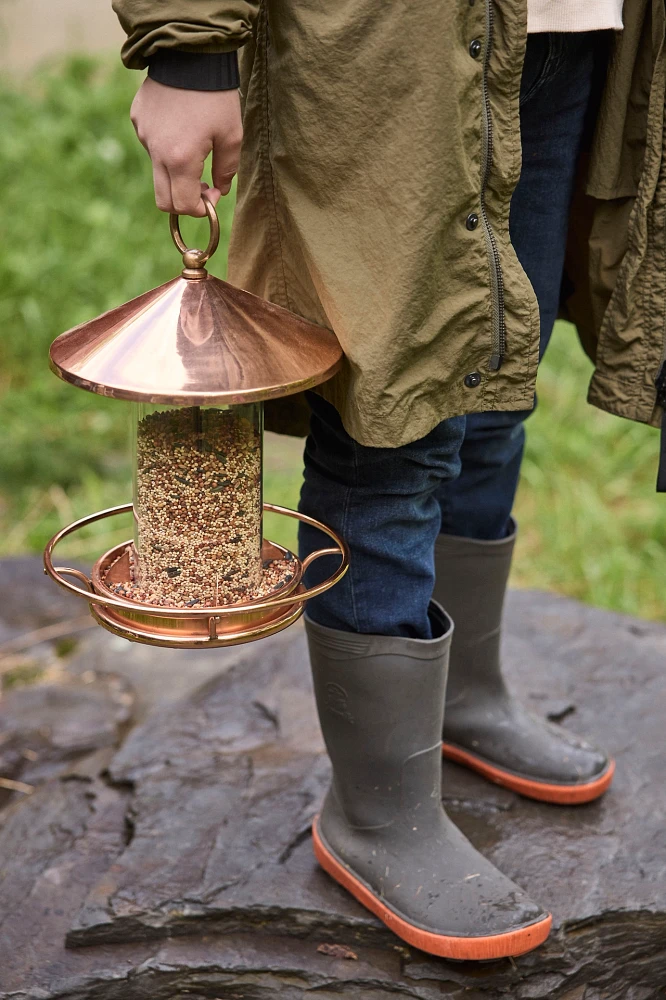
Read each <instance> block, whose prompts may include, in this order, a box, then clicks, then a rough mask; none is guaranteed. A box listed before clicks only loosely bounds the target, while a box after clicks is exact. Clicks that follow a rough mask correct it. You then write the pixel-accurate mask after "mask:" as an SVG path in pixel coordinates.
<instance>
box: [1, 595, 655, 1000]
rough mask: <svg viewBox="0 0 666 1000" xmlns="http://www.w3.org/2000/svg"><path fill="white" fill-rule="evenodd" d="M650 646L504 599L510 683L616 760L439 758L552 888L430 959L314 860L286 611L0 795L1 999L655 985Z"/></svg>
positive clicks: (608, 990)
mask: <svg viewBox="0 0 666 1000" xmlns="http://www.w3.org/2000/svg"><path fill="white" fill-rule="evenodd" d="M96 641H97V642H98V641H99V640H96ZM77 655H78V656H79V657H80V656H81V655H82V654H81V652H79V654H77ZM154 655H155V656H156V657H157V656H159V655H160V653H159V652H157V651H156V652H155V654H154ZM180 655H181V656H182V668H183V670H184V671H185V670H187V663H188V654H187V653H186V652H183V653H182V654H180ZM665 656H666V628H664V627H663V626H660V625H653V624H650V623H643V622H638V621H634V620H632V619H628V618H625V617H622V616H617V615H612V614H609V613H606V612H601V611H597V610H594V609H590V608H585V607H582V606H581V605H578V604H576V603H574V602H572V601H568V600H565V599H561V598H555V597H553V596H551V595H542V594H534V593H527V592H524V593H516V594H513V595H512V597H511V601H510V608H509V616H508V627H507V637H506V642H505V657H506V667H507V673H508V674H509V676H510V679H511V681H512V683H513V685H514V686H515V688H516V689H517V690H519V692H520V693H521V694H522V696H523V697H524V698H525V699H526V700H528V701H529V702H530V703H531V705H532V706H533V707H534V708H535V709H536V710H537V711H540V712H542V713H543V714H545V715H549V716H550V717H551V718H554V719H564V718H566V725H567V726H569V727H570V728H571V729H574V730H577V731H579V732H581V733H586V734H588V735H590V736H593V737H594V738H596V739H597V740H599V741H600V742H602V743H604V744H605V745H606V746H607V747H608V748H609V749H610V750H611V751H612V752H613V754H614V755H615V756H616V758H617V762H618V770H617V777H616V780H615V783H614V786H613V789H612V790H611V792H610V793H609V794H608V795H607V796H606V797H605V798H604V799H603V800H602V801H600V802H598V803H592V804H590V805H588V806H583V807H578V808H573V807H571V808H562V807H555V806H548V805H542V804H538V803H533V802H528V801H527V800H524V799H520V798H519V797H518V796H515V795H514V794H513V793H511V792H508V791H507V790H504V789H500V788H496V787H495V786H492V785H490V784H488V783H486V782H485V781H483V780H482V779H481V778H479V777H476V776H474V775H472V774H470V773H468V772H466V771H464V770H463V769H461V768H458V767H456V766H455V765H453V764H447V765H446V766H445V769H444V799H445V804H446V806H447V809H448V810H449V811H450V813H451V815H452V817H453V818H454V819H455V820H456V822H457V823H459V825H460V826H461V828H462V829H463V830H464V832H465V833H466V834H467V835H468V836H469V837H470V839H471V840H472V841H473V842H474V843H475V844H476V846H477V847H479V849H480V850H482V851H483V852H484V853H485V854H487V856H488V857H490V858H491V859H492V860H493V861H494V862H495V863H496V864H498V865H499V867H501V868H502V869H503V870H504V871H506V872H507V874H508V875H510V876H511V877H512V878H515V879H516V881H518V882H519V883H520V884H521V885H523V886H524V887H525V888H526V889H527V891H528V892H529V893H530V894H531V895H532V896H534V897H535V898H537V899H539V900H540V901H541V902H542V903H543V904H544V905H546V906H548V907H550V908H551V909H552V911H553V915H554V930H553V934H552V935H551V937H550V939H549V940H548V942H547V943H546V944H545V945H544V946H543V947H542V948H541V949H539V950H538V951H536V952H533V953H531V954H530V955H526V956H524V957H523V958H521V959H518V960H516V961H515V962H512V961H503V962H494V963H488V964H468V963H450V962H445V961H441V960H438V959H433V958H431V957H429V956H427V955H424V954H423V953H420V952H418V951H416V950H415V949H411V948H407V947H406V946H403V945H402V943H401V942H399V941H398V940H397V939H396V938H395V937H393V935H391V934H390V932H389V931H388V930H387V929H386V928H385V927H384V926H383V925H382V924H381V923H380V922H379V921H377V920H375V919H374V918H373V917H372V916H371V915H370V914H368V913H367V912H366V911H365V910H363V909H362V908H361V907H360V906H358V905H357V904H356V903H355V901H354V900H353V899H351V898H350V897H349V896H348V895H347V894H346V893H345V892H344V891H343V890H342V889H340V888H339V887H338V886H337V885H336V884H335V883H333V882H332V881H331V880H330V879H329V878H328V877H327V876H326V875H325V874H324V873H323V872H321V871H320V870H319V869H318V868H317V866H316V864H315V862H314V860H313V858H312V852H311V844H310V838H309V825H310V821H311V818H312V815H313V814H314V812H315V811H316V809H317V808H318V805H319V803H320V801H321V797H322V795H323V791H324V789H325V787H326V782H327V776H328V763H327V760H326V757H325V755H324V754H323V749H322V745H321V739H320V735H319V730H318V726H317V722H316V717H315V712H314V703H313V699H312V694H311V689H310V680H309V672H308V669H307V661H306V653H305V642H304V637H303V634H302V631H301V630H300V628H299V627H294V628H293V629H291V630H290V631H289V632H288V633H285V635H283V636H282V637H275V639H274V640H265V641H264V642H262V643H259V644H256V645H254V646H251V647H247V648H246V649H245V650H244V652H243V654H242V656H240V657H236V659H235V660H234V662H233V663H232V664H231V666H229V667H228V669H226V670H225V671H224V672H222V673H220V674H219V675H218V676H213V677H212V678H210V679H208V680H206V681H205V682H204V683H203V684H202V685H200V686H199V687H198V688H197V689H195V690H193V691H190V692H189V693H188V694H187V695H185V696H184V697H182V698H181V699H180V700H178V701H172V702H160V703H158V704H157V705H155V706H154V707H153V709H152V710H149V711H146V713H145V714H144V715H143V717H142V721H141V722H140V723H139V724H138V725H136V726H135V727H134V728H133V729H132V730H131V731H130V732H129V735H128V736H127V737H126V738H125V740H124V743H123V745H122V746H121V747H120V748H119V749H118V750H117V751H116V752H115V753H114V754H113V755H112V756H111V757H110V759H108V758H107V759H106V760H105V764H104V769H103V772H102V773H101V775H100V774H99V773H97V772H96V770H95V768H94V767H93V768H88V769H86V768H85V766H84V764H83V763H81V764H79V765H77V766H76V767H74V768H73V769H72V770H71V771H70V772H69V773H67V774H64V775H63V774H60V775H58V776H57V777H55V778H53V779H52V781H51V782H46V783H45V784H44V785H42V786H41V787H40V788H39V789H38V792H36V793H35V795H33V796H31V798H30V799H29V800H26V801H19V802H16V803H14V804H12V805H11V806H9V807H8V809H6V810H5V811H4V812H3V813H0V869H1V871H0V915H2V916H4V918H5V926H8V927H9V928H10V930H9V932H8V933H7V934H4V933H3V932H2V931H1V930H0V970H1V971H0V1000H37V998H40V1000H88V998H91V1000H92V998H94V1000H120V998H122V1000H139V998H141V1000H149V998H150V1000H162V998H164V1000H186V998H187V1000H198V998H201V1000H203V998H210V1000H216V998H217V1000H222V998H225V1000H226V998H238V1000H240V998H241V997H242V998H244V1000H264V998H268V997H269V996H270V997H272V996H275V995H277V996H279V997H280V998H285V1000H292V998H293V1000H297V998H302V997H304V996H305V995H306V994H308V993H313V994H314V995H316V996H317V997H323V998H331V1000H333V998H334V997H335V998H338V997H345V996H349V997H351V996H358V995H359V994H360V995H361V996H362V997H363V998H364V1000H365V998H367V1000H380V998H381V1000H384V998H385V1000H389V998H394V997H396V996H404V997H411V998H418V1000H435V998H437V1000H440V998H445V1000H448V998H451V1000H462V998H463V997H465V998H466V1000H477V998H478V1000H481V998H485V1000H499V998H500V997H507V996H510V997H516V998H518V1000H528V998H534V1000H537V998H538V1000H541V998H553V1000H652V998H658V997H663V996H665V995H666V993H665V992H664V985H665V984H666V877H665V875H666V835H665V834H664V830H666V823H665V822H664V821H665V819H666V815H665V814H666V790H665V789H664V786H663V780H662V775H663V772H664V765H665V763H666V741H665V740H664V736H663V732H664V707H665V704H666V697H665V695H666V671H665V670H664V660H665ZM54 887H58V888H59V892H56V891H55V889H54ZM40 907H41V909H40ZM56 910H57V911H58V912H57V913H56V912H55V911H56ZM65 943H66V944H65ZM331 946H338V947H331Z"/></svg>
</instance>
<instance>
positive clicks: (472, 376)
mask: <svg viewBox="0 0 666 1000" xmlns="http://www.w3.org/2000/svg"><path fill="white" fill-rule="evenodd" d="M465 385H466V386H467V388H468V389H476V388H477V386H479V385H481V374H480V372H470V373H469V375H465Z"/></svg>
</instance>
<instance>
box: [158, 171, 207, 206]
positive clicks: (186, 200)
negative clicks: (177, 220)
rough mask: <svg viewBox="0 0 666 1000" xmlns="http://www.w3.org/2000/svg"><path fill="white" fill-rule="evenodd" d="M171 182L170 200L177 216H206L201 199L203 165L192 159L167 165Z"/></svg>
mask: <svg viewBox="0 0 666 1000" xmlns="http://www.w3.org/2000/svg"><path fill="white" fill-rule="evenodd" d="M167 170H168V171H169V180H170V182H171V200H172V202H173V206H174V211H176V212H177V213H178V214H179V215H194V216H195V217H197V218H201V217H202V216H204V215H205V214H206V206H205V205H204V203H203V200H202V197H201V172H202V170H203V163H197V162H195V161H194V159H193V158H192V157H188V158H186V159H185V160H182V161H175V162H174V161H172V162H171V163H167Z"/></svg>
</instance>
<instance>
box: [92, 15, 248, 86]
mask: <svg viewBox="0 0 666 1000" xmlns="http://www.w3.org/2000/svg"><path fill="white" fill-rule="evenodd" d="M112 6H113V9H114V11H115V12H116V14H117V15H118V19H119V21H120V24H121V26H122V28H123V30H124V31H125V34H126V35H127V41H126V42H125V44H124V45H123V48H122V52H121V55H122V60H123V62H124V64H125V66H127V68H128V69H144V68H145V67H146V66H147V65H148V64H149V62H150V61H151V58H152V57H153V56H154V55H155V54H156V53H157V52H160V51H161V50H163V49H179V50H181V51H183V50H185V51H188V52H232V51H234V50H235V49H238V48H240V47H241V45H244V44H245V42H246V41H248V39H249V38H250V37H251V35H252V30H253V26H254V22H255V19H256V16H257V10H258V7H259V0H113V4H112Z"/></svg>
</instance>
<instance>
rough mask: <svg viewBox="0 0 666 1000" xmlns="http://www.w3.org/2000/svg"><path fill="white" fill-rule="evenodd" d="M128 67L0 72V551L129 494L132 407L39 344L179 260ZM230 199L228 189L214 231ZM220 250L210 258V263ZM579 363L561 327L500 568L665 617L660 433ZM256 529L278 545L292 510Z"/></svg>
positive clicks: (269, 464) (77, 62) (192, 230)
mask: <svg viewBox="0 0 666 1000" xmlns="http://www.w3.org/2000/svg"><path fill="white" fill-rule="evenodd" d="M138 82H139V77H138V74H135V73H129V72H127V71H126V70H124V69H123V68H122V67H121V66H119V65H117V64H115V63H111V62H110V61H109V60H106V59H100V60H96V59H83V58H73V59H69V60H67V61H66V62H63V63H59V64H57V65H55V66H52V67H51V68H50V69H47V70H41V71H39V72H35V73H32V74H31V75H30V76H29V77H27V78H25V79H23V80H22V82H21V83H20V85H18V84H15V83H14V84H12V83H9V82H7V81H5V82H4V83H0V91H1V93H0V121H1V124H2V127H1V128H0V233H1V236H2V253H1V255H0V322H1V324H2V336H1V337H0V428H1V429H2V445H1V447H0V556H1V555H14V554H18V553H23V552H39V551H40V550H41V549H42V547H43V545H44V543H45V542H46V541H47V539H48V538H49V537H50V536H51V534H53V532H54V531H55V530H56V529H57V528H58V527H59V526H60V525H62V524H63V523H65V522H66V521H70V520H72V519H74V518H77V517H81V516H83V515H84V514H86V513H90V512H92V511H95V510H98V509H100V508H102V507H107V506H112V505H114V504H116V503H122V502H125V501H127V500H128V499H130V470H129V431H128V425H129V417H128V410H129V407H128V406H127V404H123V403H121V402H115V401H113V400H106V399H102V398H101V397H98V396H94V395H91V394H89V393H86V392H81V391H79V390H76V389H73V388H71V387H69V386H66V385H65V384H64V383H62V382H60V381H59V380H58V379H57V378H56V377H55V376H54V375H52V374H51V373H50V371H49V368H48V360H47V351H48V345H49V343H50V342H51V340H52V339H53V338H54V337H55V336H56V335H57V334H58V333H60V332H61V331H62V330H65V329H67V328H69V327H71V326H74V325H75V324H76V323H80V322H82V321H84V320H86V319H89V318H92V317H93V316H95V315H97V314H98V313H100V312H102V311H103V310H105V309H109V308H111V307H113V306H115V305H118V304H120V303H122V302H124V301H126V300H127V299H129V298H132V297H133V296H135V295H138V294H139V293H140V292H142V291H145V290H146V289H148V288H151V287H153V286H154V285H157V284H159V283H161V282H163V281H165V280H167V279H168V278H170V277H172V276H173V275H174V274H175V273H176V272H177V269H178V264H179V258H178V255H177V253H176V251H175V250H174V248H173V246H172V244H171V241H170V238H169V234H168V227H167V221H166V218H165V217H164V216H163V215H162V214H160V213H159V212H158V211H157V209H156V208H155V205H154V201H153V196H152V182H151V170H150V164H149V161H148V158H147V156H146V154H145V152H144V150H143V149H142V148H141V146H140V145H139V143H138V141H137V140H136V138H135V136H134V132H133V129H132V127H131V125H130V122H129V118H128V111H129V106H130V103H131V100H132V96H133V93H134V90H135V88H136V86H137V84H138ZM231 212H232V202H231V198H227V199H226V200H224V201H223V202H222V204H221V205H220V220H221V224H222V231H223V234H224V239H226V238H228V233H229V226H230V222H231ZM204 226H205V223H199V222H195V221H193V220H192V221H190V222H186V223H185V226H184V230H185V236H186V239H189V240H191V241H192V243H196V244H198V245H201V243H202V241H204V242H205V240H206V235H205V230H204ZM198 227H201V228H198ZM224 258H225V254H224V252H223V250H222V249H221V250H220V251H218V254H217V256H216V258H215V259H214V261H213V263H212V265H211V270H212V271H213V273H216V274H218V275H219V276H224V266H225V259H224ZM589 375H590V365H589V362H588V361H587V360H586V359H585V357H584V356H583V354H582V351H581V350H580V348H579V346H578V342H577V339H576V336H575V333H574V331H573V330H572V329H571V328H570V327H568V326H567V325H566V324H559V325H558V328H557V330H556V333H555V336H554V340H553V343H552V345H551V347H550V349H549V352H548V356H547V359H546V361H545V363H544V365H543V367H542V371H541V374H540V384H539V396H540V405H539V408H538V410H537V413H536V414H535V416H534V417H532V418H531V419H530V421H529V434H528V450H527V455H526V459H525V463H524V468H523V479H522V484H521V488H520V494H519V500H518V509H517V516H518V519H519V522H520V526H521V532H520V540H519V546H518V552H517V557H516V560H515V567H514V577H513V582H514V585H517V586H530V587H539V588H545V589H549V590H555V591H559V592H560V593H563V594H569V595H571V596H573V597H577V598H579V599H581V600H583V601H586V602H589V603H591V604H596V605H599V606H601V607H606V608H612V609H615V610H620V611H626V612H628V613H630V614H636V615H641V616H644V617H650V618H662V619H663V618H666V609H665V608H664V603H663V601H662V599H661V588H660V584H661V578H662V567H663V565H664V560H665V557H666V497H660V496H658V495H657V494H655V492H654V479H655V469H656V455H657V446H658V441H657V434H656V432H655V431H653V430H652V429H650V428H646V427H642V426H638V425H633V424H630V423H628V422H625V421H620V420H619V419H617V418H614V417H610V416H607V415H606V414H602V413H600V412H598V411H596V410H594V409H592V408H591V407H589V406H588V405H587V404H586V402H585V394H586V387H587V382H588V380H589ZM301 450H302V443H301V442H297V441H294V440H293V439H282V438H276V437H272V436H270V438H269V441H268V444H267V458H266V469H267V472H266V490H265V493H266V499H268V500H273V501H274V502H277V503H286V504H290V505H295V504H296V502H297V496H298V489H299V483H300V474H301V469H300V454H301ZM129 534H130V529H129V522H128V521H127V522H125V524H120V525H119V526H118V527H117V528H113V529H112V530H109V527H108V522H104V523H102V524H101V525H100V526H99V527H98V528H97V529H96V531H94V532H93V533H92V534H89V535H88V536H86V537H84V538H83V539H82V540H77V541H75V542H72V543H71V544H70V545H69V548H67V546H63V552H64V553H65V552H66V553H67V554H68V556H69V558H77V559H83V560H85V559H86V558H89V557H91V556H93V555H96V554H98V553H99V552H100V551H101V549H102V546H104V547H108V546H110V545H111V544H115V543H116V542H119V541H121V540H122V539H123V538H124V537H128V535H129ZM267 534H269V535H271V536H272V537H274V538H276V539H277V540H279V541H282V542H285V543H287V544H292V545H293V542H294V535H293V531H292V529H291V527H290V526H289V525H287V527H286V528H285V527H284V526H282V525H278V524H269V525H268V526H267Z"/></svg>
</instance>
